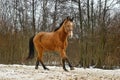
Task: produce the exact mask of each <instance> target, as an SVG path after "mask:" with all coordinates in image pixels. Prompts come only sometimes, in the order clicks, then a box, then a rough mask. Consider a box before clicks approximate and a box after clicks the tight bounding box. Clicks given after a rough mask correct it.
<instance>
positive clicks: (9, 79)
mask: <svg viewBox="0 0 120 80" xmlns="http://www.w3.org/2000/svg"><path fill="white" fill-rule="evenodd" d="M47 67H48V68H49V69H50V70H49V71H47V70H43V68H42V67H41V66H39V69H38V70H35V69H34V66H29V65H27V66H26V65H3V64H0V80H120V69H116V70H102V69H95V68H86V69H84V68H75V70H72V71H71V70H69V72H65V71H64V70H63V69H62V67H56V66H47ZM67 68H68V67H67ZM68 69H69V68H68Z"/></svg>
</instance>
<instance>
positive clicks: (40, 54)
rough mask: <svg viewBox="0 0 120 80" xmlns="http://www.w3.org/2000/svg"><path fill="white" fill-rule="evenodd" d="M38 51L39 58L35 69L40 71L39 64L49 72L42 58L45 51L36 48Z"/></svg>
mask: <svg viewBox="0 0 120 80" xmlns="http://www.w3.org/2000/svg"><path fill="white" fill-rule="evenodd" d="M36 49H37V52H38V56H37V61H36V66H35V69H38V66H39V62H40V63H41V65H42V66H43V68H44V69H45V70H49V69H48V68H47V67H46V66H45V65H44V63H43V61H42V56H43V50H42V48H41V47H38V48H36Z"/></svg>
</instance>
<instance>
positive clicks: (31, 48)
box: [26, 36, 34, 60]
mask: <svg viewBox="0 0 120 80" xmlns="http://www.w3.org/2000/svg"><path fill="white" fill-rule="evenodd" d="M33 38H34V36H33V37H31V38H30V39H29V55H28V57H27V58H26V60H28V59H33V58H34V43H33Z"/></svg>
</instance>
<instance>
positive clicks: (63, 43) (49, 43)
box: [27, 17, 74, 71]
mask: <svg viewBox="0 0 120 80" xmlns="http://www.w3.org/2000/svg"><path fill="white" fill-rule="evenodd" d="M72 35H73V18H70V17H67V18H66V19H65V20H64V21H63V22H62V23H61V25H60V27H59V28H57V29H56V30H55V31H53V32H39V33H38V34H36V35H35V36H33V37H32V38H31V39H30V41H29V56H28V57H27V59H32V58H33V57H34V47H35V49H36V51H37V53H38V56H37V61H36V66H35V69H38V65H39V62H40V63H41V64H42V66H43V68H44V69H45V70H49V69H48V68H47V67H46V66H45V65H44V63H43V61H42V56H43V52H45V51H57V52H59V53H60V56H61V58H62V64H63V69H64V70H65V71H67V69H66V67H65V61H66V62H67V63H68V65H69V67H70V69H71V70H73V69H74V68H73V67H72V65H71V64H70V62H69V60H68V58H67V56H66V48H67V45H68V41H67V38H68V36H71V37H72Z"/></svg>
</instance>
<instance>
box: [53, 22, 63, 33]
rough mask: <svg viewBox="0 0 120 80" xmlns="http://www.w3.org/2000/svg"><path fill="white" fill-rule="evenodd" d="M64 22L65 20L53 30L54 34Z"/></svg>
mask: <svg viewBox="0 0 120 80" xmlns="http://www.w3.org/2000/svg"><path fill="white" fill-rule="evenodd" d="M64 21H65V20H63V22H61V23H60V26H59V27H57V28H56V29H55V30H54V32H55V31H57V30H58V29H59V28H60V27H61V26H62V25H63V23H64Z"/></svg>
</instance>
